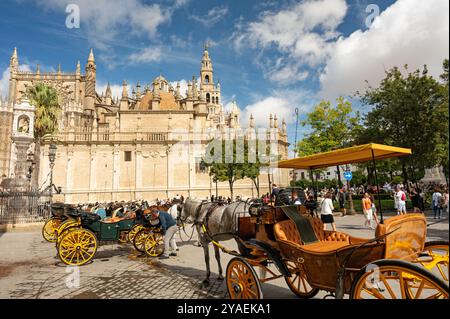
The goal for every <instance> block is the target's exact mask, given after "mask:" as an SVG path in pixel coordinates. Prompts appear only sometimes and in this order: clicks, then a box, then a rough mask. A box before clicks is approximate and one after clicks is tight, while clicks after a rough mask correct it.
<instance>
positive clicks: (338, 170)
mask: <svg viewBox="0 0 450 319" xmlns="http://www.w3.org/2000/svg"><path fill="white" fill-rule="evenodd" d="M336 168H337V174H338V182H339V187H342V185H343V184H342V180H341V169H340V168H339V165H337V166H336Z"/></svg>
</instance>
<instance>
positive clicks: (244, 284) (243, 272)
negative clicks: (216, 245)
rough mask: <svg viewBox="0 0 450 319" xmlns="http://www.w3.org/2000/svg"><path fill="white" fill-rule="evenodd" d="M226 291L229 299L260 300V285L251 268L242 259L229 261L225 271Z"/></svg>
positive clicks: (235, 258)
mask: <svg viewBox="0 0 450 319" xmlns="http://www.w3.org/2000/svg"><path fill="white" fill-rule="evenodd" d="M226 282H227V290H228V294H229V295H230V298H231V299H262V297H263V295H262V291H261V285H260V283H259V280H258V276H257V275H256V272H255V270H254V269H253V267H252V266H251V265H250V264H249V263H248V262H247V261H246V260H245V259H243V258H240V257H234V258H233V259H231V260H230V262H229V263H228V266H227V271H226Z"/></svg>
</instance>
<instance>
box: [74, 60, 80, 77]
mask: <svg viewBox="0 0 450 319" xmlns="http://www.w3.org/2000/svg"><path fill="white" fill-rule="evenodd" d="M75 73H76V74H77V75H78V74H81V63H80V61H79V60H78V62H77V69H76V71H75Z"/></svg>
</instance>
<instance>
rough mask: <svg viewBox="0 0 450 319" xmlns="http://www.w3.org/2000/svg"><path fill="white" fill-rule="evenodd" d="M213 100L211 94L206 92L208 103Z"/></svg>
mask: <svg viewBox="0 0 450 319" xmlns="http://www.w3.org/2000/svg"><path fill="white" fill-rule="evenodd" d="M210 101H211V95H210V94H209V93H206V103H209V102H210Z"/></svg>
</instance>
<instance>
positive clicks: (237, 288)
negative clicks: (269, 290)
mask: <svg viewBox="0 0 450 319" xmlns="http://www.w3.org/2000/svg"><path fill="white" fill-rule="evenodd" d="M243 289H244V287H242V285H241V284H233V291H234V293H236V294H239V293H241V292H242V290H243Z"/></svg>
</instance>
